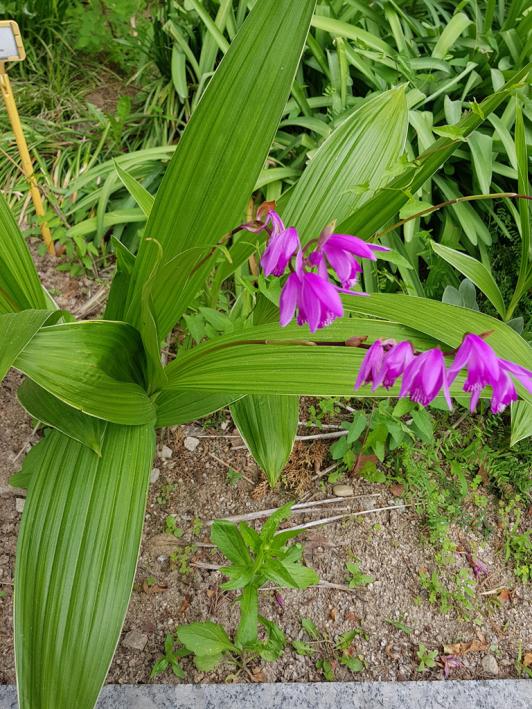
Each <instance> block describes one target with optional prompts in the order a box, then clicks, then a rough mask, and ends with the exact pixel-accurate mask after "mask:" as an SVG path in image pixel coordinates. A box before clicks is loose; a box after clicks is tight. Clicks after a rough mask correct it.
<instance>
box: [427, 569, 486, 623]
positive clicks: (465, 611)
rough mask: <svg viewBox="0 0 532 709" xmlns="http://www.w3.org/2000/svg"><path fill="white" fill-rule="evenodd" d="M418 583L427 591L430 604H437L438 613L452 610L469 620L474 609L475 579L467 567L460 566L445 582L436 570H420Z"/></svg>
mask: <svg viewBox="0 0 532 709" xmlns="http://www.w3.org/2000/svg"><path fill="white" fill-rule="evenodd" d="M419 585H420V586H421V588H422V589H423V590H424V591H425V592H426V593H427V597H428V601H429V603H430V604H438V606H439V610H440V613H443V614H446V613H449V612H450V611H452V610H454V612H455V613H456V614H457V615H459V616H460V617H462V618H464V619H467V620H470V619H471V617H472V614H473V612H474V611H475V608H476V605H475V581H474V579H473V577H472V576H471V573H470V571H469V569H466V568H461V569H459V570H458V571H457V572H456V574H454V575H451V578H450V580H449V581H447V582H445V581H444V580H443V579H442V578H441V576H440V573H439V571H438V569H433V571H432V573H429V572H428V571H422V572H421V573H420V575H419Z"/></svg>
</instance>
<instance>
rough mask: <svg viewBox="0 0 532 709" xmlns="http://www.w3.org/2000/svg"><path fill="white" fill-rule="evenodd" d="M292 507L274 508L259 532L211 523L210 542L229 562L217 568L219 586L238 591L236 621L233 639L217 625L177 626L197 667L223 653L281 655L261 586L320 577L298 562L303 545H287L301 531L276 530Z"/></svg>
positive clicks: (238, 658) (304, 583)
mask: <svg viewBox="0 0 532 709" xmlns="http://www.w3.org/2000/svg"><path fill="white" fill-rule="evenodd" d="M291 507H292V505H291V504H287V505H284V506H283V507H281V508H279V509H278V510H277V511H276V512H274V513H273V514H272V515H271V516H270V517H269V519H268V520H267V521H266V522H265V523H264V525H263V526H262V529H261V531H260V533H259V532H257V531H255V529H253V528H252V527H251V526H250V525H248V524H246V523H245V522H241V523H240V524H239V525H237V524H233V523H232V522H228V521H225V520H220V521H217V522H215V523H214V524H213V525H212V530H211V540H212V542H213V544H215V545H216V546H217V547H218V549H219V550H220V551H221V552H222V554H223V555H224V556H225V557H226V558H227V559H228V560H229V561H230V564H229V565H228V566H224V567H222V569H221V572H222V573H223V574H224V575H225V576H227V577H228V578H229V580H228V581H226V582H225V583H224V584H223V585H222V588H224V589H225V590H228V591H229V590H239V591H240V595H239V597H238V602H239V604H240V622H239V624H238V628H237V630H236V633H235V637H234V641H231V640H230V639H229V636H228V635H227V633H226V631H225V630H224V629H223V628H222V627H221V626H220V625H218V624H216V623H211V622H207V623H191V624H189V625H182V626H180V627H179V628H178V630H177V637H178V638H179V640H180V642H181V643H182V644H183V645H184V646H185V648H187V650H189V651H190V652H191V653H192V654H193V655H194V661H195V664H196V667H198V669H202V670H207V669H212V668H213V667H215V666H216V665H217V664H218V663H219V662H220V661H221V660H222V658H223V657H224V656H225V657H226V659H228V660H229V661H231V662H233V663H234V664H236V665H237V666H238V665H241V664H242V663H243V662H245V656H246V655H251V656H259V657H262V658H263V659H265V660H273V659H276V658H277V657H279V655H280V654H281V653H282V651H283V649H284V645H285V640H284V634H283V632H282V631H281V629H280V628H278V627H277V626H276V625H275V624H274V623H272V622H271V621H269V620H267V619H266V618H264V617H262V616H260V615H259V612H258V610H259V589H260V588H261V587H262V586H263V585H264V584H265V583H266V582H267V581H270V582H273V583H275V584H276V585H277V586H280V587H284V588H308V587H309V586H312V585H313V584H315V583H317V582H318V580H319V579H318V576H317V574H316V572H315V571H314V570H313V569H310V568H308V567H306V566H304V565H303V564H302V563H301V557H302V553H303V550H302V547H301V545H300V544H293V545H288V542H289V541H290V539H292V538H293V537H295V536H296V535H297V534H298V533H299V531H298V530H295V531H293V530H287V531H284V532H283V531H281V532H279V531H277V530H278V527H279V525H280V524H281V522H282V521H283V520H285V519H287V518H288V517H289V516H290V511H291ZM259 626H262V628H263V629H264V630H265V633H266V638H265V639H264V640H261V639H259V635H258V630H259Z"/></svg>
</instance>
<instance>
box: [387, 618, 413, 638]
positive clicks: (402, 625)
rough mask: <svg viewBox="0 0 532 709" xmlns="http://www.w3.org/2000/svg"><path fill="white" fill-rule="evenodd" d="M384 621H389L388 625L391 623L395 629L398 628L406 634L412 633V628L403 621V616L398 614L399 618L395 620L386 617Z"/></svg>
mask: <svg viewBox="0 0 532 709" xmlns="http://www.w3.org/2000/svg"><path fill="white" fill-rule="evenodd" d="M386 622H387V623H389V624H390V625H393V627H394V628H396V629H397V630H400V631H401V632H403V633H405V634H406V635H412V633H413V632H414V629H413V628H411V627H410V626H409V625H407V624H406V623H405V616H404V615H402V616H399V619H397V620H395V619H394V618H386Z"/></svg>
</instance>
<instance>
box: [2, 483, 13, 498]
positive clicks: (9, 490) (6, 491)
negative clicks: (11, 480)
mask: <svg viewBox="0 0 532 709" xmlns="http://www.w3.org/2000/svg"><path fill="white" fill-rule="evenodd" d="M14 494H15V488H14V487H11V485H0V497H11V495H14Z"/></svg>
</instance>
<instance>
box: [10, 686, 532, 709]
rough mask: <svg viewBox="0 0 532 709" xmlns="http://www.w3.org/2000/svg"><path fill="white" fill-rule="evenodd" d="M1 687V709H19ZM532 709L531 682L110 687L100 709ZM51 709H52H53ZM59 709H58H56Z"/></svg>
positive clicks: (105, 691) (102, 699)
mask: <svg viewBox="0 0 532 709" xmlns="http://www.w3.org/2000/svg"><path fill="white" fill-rule="evenodd" d="M17 706H18V705H17V699H16V691H15V688H14V687H12V686H1V687H0V709H17ZM340 707H351V708H352V709H383V708H386V709H396V708H397V709H447V708H449V709H506V707H508V709H510V708H511V709H531V708H532V682H531V681H529V680H479V681H468V682H458V681H447V682H331V683H326V682H323V683H316V684H303V683H301V684H297V683H294V684H232V685H220V684H200V685H192V684H180V685H176V686H168V685H157V684H151V685H106V686H105V687H104V689H103V690H102V694H101V696H100V699H99V701H98V709H126V708H127V709H338V708H340ZM50 709H51V708H50ZM54 709H55V708H54Z"/></svg>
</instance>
